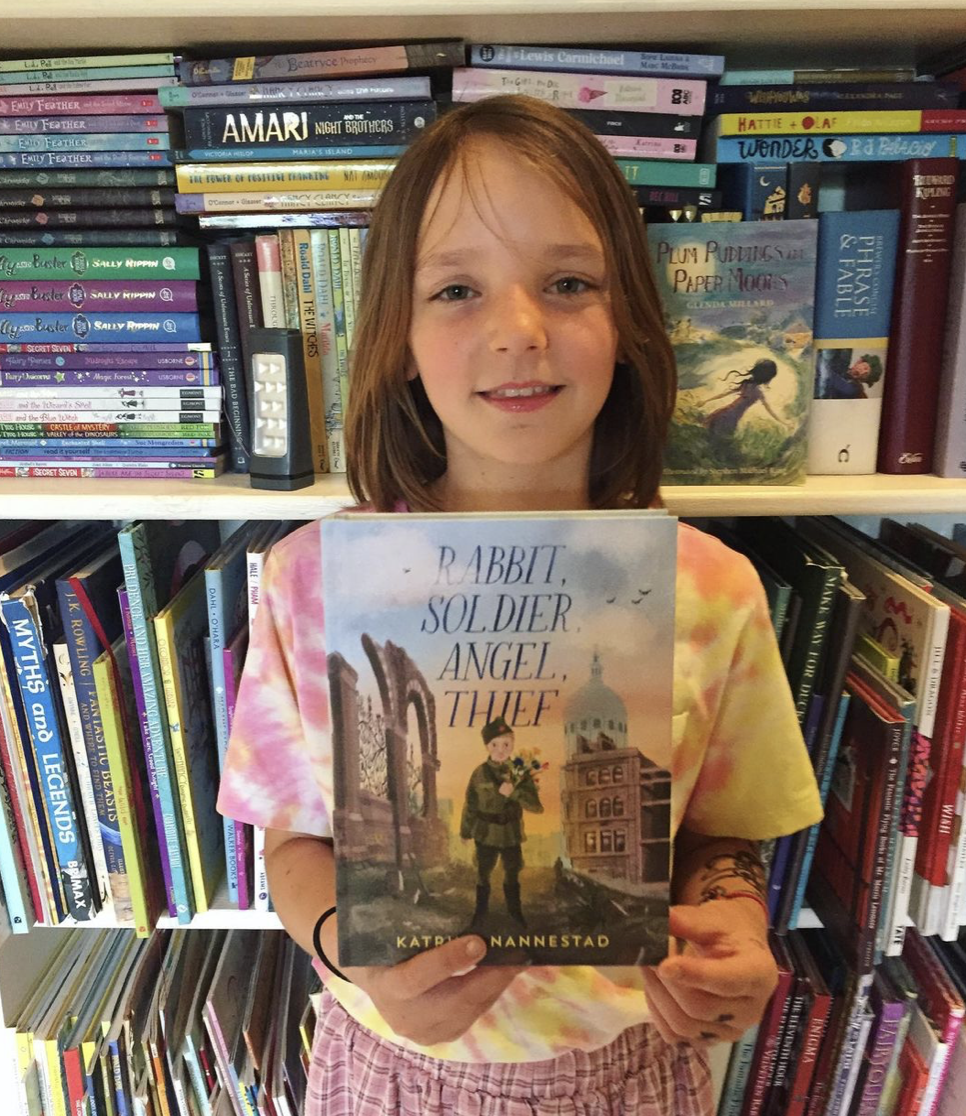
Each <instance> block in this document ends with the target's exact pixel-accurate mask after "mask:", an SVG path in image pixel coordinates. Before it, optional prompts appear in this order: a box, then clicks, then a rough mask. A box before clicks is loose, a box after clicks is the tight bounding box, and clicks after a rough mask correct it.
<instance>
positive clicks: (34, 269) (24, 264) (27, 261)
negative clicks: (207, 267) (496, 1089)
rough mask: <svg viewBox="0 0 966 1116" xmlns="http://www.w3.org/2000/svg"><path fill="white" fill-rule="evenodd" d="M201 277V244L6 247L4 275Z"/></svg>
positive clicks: (0, 262)
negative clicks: (199, 254)
mask: <svg viewBox="0 0 966 1116" xmlns="http://www.w3.org/2000/svg"><path fill="white" fill-rule="evenodd" d="M81 275H82V276H84V277H85V278H87V279H164V280H170V279H200V278H201V269H200V264H199V261H198V249H197V248H4V249H3V251H2V252H0V279H73V278H74V277H75V276H81Z"/></svg>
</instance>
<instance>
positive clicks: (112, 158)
mask: <svg viewBox="0 0 966 1116" xmlns="http://www.w3.org/2000/svg"><path fill="white" fill-rule="evenodd" d="M360 157H361V156H360ZM172 161H173V160H172V158H171V152H169V151H18V152H13V151H0V167H16V168H20V169H27V168H29V169H31V170H51V169H57V170H78V169H79V168H82V167H166V166H170V165H171V163H172ZM140 231H141V230H140V229H139V230H138V233H139V235H140Z"/></svg>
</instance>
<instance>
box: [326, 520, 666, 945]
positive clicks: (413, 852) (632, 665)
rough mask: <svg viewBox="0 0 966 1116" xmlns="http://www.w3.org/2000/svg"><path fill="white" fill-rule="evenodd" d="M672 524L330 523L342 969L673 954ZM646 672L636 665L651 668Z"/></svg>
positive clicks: (330, 656)
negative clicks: (479, 956)
mask: <svg viewBox="0 0 966 1116" xmlns="http://www.w3.org/2000/svg"><path fill="white" fill-rule="evenodd" d="M676 538H677V525H676V521H675V520H674V519H673V518H671V517H669V516H667V515H665V514H663V513H660V512H640V511H633V512H631V511H628V512H595V513H593V514H568V515H566V516H561V515H554V514H549V513H548V514H534V515H519V514H517V515H482V516H472V517H468V516H450V515H421V516H415V515H407V516H405V517H400V516H390V515H384V516H378V515H364V514H359V513H351V514H349V513H346V514H340V515H337V516H335V517H333V518H330V519H326V520H324V521H323V523H322V567H323V592H324V602H325V624H326V651H327V664H328V682H329V692H330V701H331V711H332V751H333V754H334V756H335V757H336V767H335V771H334V773H333V777H334V786H333V798H334V815H333V829H334V834H335V851H336V865H337V868H336V886H337V902H338V906H339V914H340V917H339V935H340V936H339V964H340V965H377V964H382V965H385V964H392V963H395V962H397V961H400V960H402V959H404V958H407V957H410V956H412V955H413V954H414V953H417V952H419V951H421V950H423V949H426V948H430V947H432V946H435V945H438V944H442V943H443V942H445V941H447V940H449V939H450V938H453V937H457V936H459V935H460V934H464V933H467V932H473V933H478V934H480V935H482V936H483V937H484V938H485V939H486V940H487V942H488V944H489V950H488V953H487V955H486V961H487V962H491V963H506V962H507V960H509V959H510V958H512V957H514V956H526V957H528V958H530V959H532V960H533V961H534V962H535V963H537V964H558V965H576V964H605V965H625V964H655V963H656V962H657V961H659V960H660V959H661V958H663V957H664V956H665V955H666V952H667V941H668V939H667V933H668V930H667V911H668V880H669V871H668V869H669V861H668V856H669V848H670V829H669V821H670V797H671V782H670V780H671V775H670V770H669V768H670V764H671V711H672V672H673V648H674V615H673V601H674V579H675V560H676ZM645 661H646V662H647V665H648V669H647V670H646V671H644V672H642V671H641V668H640V666H641V663H642V662H645Z"/></svg>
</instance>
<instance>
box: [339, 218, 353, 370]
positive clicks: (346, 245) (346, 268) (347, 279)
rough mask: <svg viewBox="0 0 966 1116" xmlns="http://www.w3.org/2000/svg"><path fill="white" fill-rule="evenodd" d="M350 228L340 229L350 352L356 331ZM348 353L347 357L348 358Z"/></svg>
mask: <svg viewBox="0 0 966 1116" xmlns="http://www.w3.org/2000/svg"><path fill="white" fill-rule="evenodd" d="M349 232H350V230H349V229H339V256H340V264H341V267H342V305H343V309H344V313H345V341H346V348H347V350H348V353H351V352H352V345H353V342H354V340H355V333H356V292H355V281H354V279H353V275H352V243H351V241H350V237H349ZM348 353H347V358H348Z"/></svg>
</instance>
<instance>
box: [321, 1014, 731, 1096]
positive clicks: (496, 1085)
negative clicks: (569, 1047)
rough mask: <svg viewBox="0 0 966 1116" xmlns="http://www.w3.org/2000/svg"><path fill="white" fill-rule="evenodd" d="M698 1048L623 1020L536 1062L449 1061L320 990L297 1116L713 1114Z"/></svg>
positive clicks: (707, 1076) (703, 1059) (705, 1066)
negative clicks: (611, 1034) (605, 1039)
mask: <svg viewBox="0 0 966 1116" xmlns="http://www.w3.org/2000/svg"><path fill="white" fill-rule="evenodd" d="M713 1111H714V1104H713V1096H712V1087H711V1074H710V1072H709V1070H708V1063H707V1059H706V1057H705V1055H704V1053H703V1052H702V1051H701V1050H699V1049H697V1048H694V1047H689V1046H685V1045H676V1046H669V1045H668V1044H667V1043H666V1042H664V1040H663V1039H662V1038H661V1037H660V1035H659V1034H658V1033H657V1031H656V1030H654V1028H653V1027H648V1026H644V1025H642V1026H638V1027H631V1028H629V1029H628V1030H626V1031H624V1033H623V1034H621V1035H619V1036H618V1037H617V1038H616V1039H614V1041H613V1042H611V1043H609V1044H608V1045H607V1046H603V1047H601V1048H600V1049H599V1050H592V1051H589V1052H586V1051H581V1050H573V1051H568V1052H567V1053H566V1054H561V1055H559V1056H558V1057H556V1058H549V1059H547V1060H546V1061H541V1062H494V1063H487V1062H449V1061H443V1060H440V1059H438V1058H430V1057H427V1056H426V1055H425V1054H417V1053H413V1052H412V1051H409V1050H406V1049H404V1048H403V1047H400V1046H397V1045H395V1044H394V1043H391V1042H386V1041H385V1040H383V1039H381V1038H379V1037H378V1036H376V1035H374V1034H373V1033H372V1032H371V1031H369V1030H367V1029H366V1028H365V1027H362V1026H360V1025H359V1024H358V1023H357V1022H356V1021H355V1020H354V1019H353V1018H352V1017H351V1016H350V1015H349V1014H348V1012H346V1011H345V1009H344V1008H343V1007H342V1006H341V1005H340V1004H339V1002H338V1001H337V1000H336V999H335V998H334V997H333V996H332V995H331V994H330V993H328V992H326V993H324V996H323V1001H322V1011H321V1014H320V1016H319V1020H318V1023H317V1024H316V1033H315V1040H314V1043H313V1048H312V1065H311V1069H310V1070H309V1083H308V1096H307V1099H306V1104H305V1116H451V1114H453V1116H618V1114H619V1116H712V1113H713Z"/></svg>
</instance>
